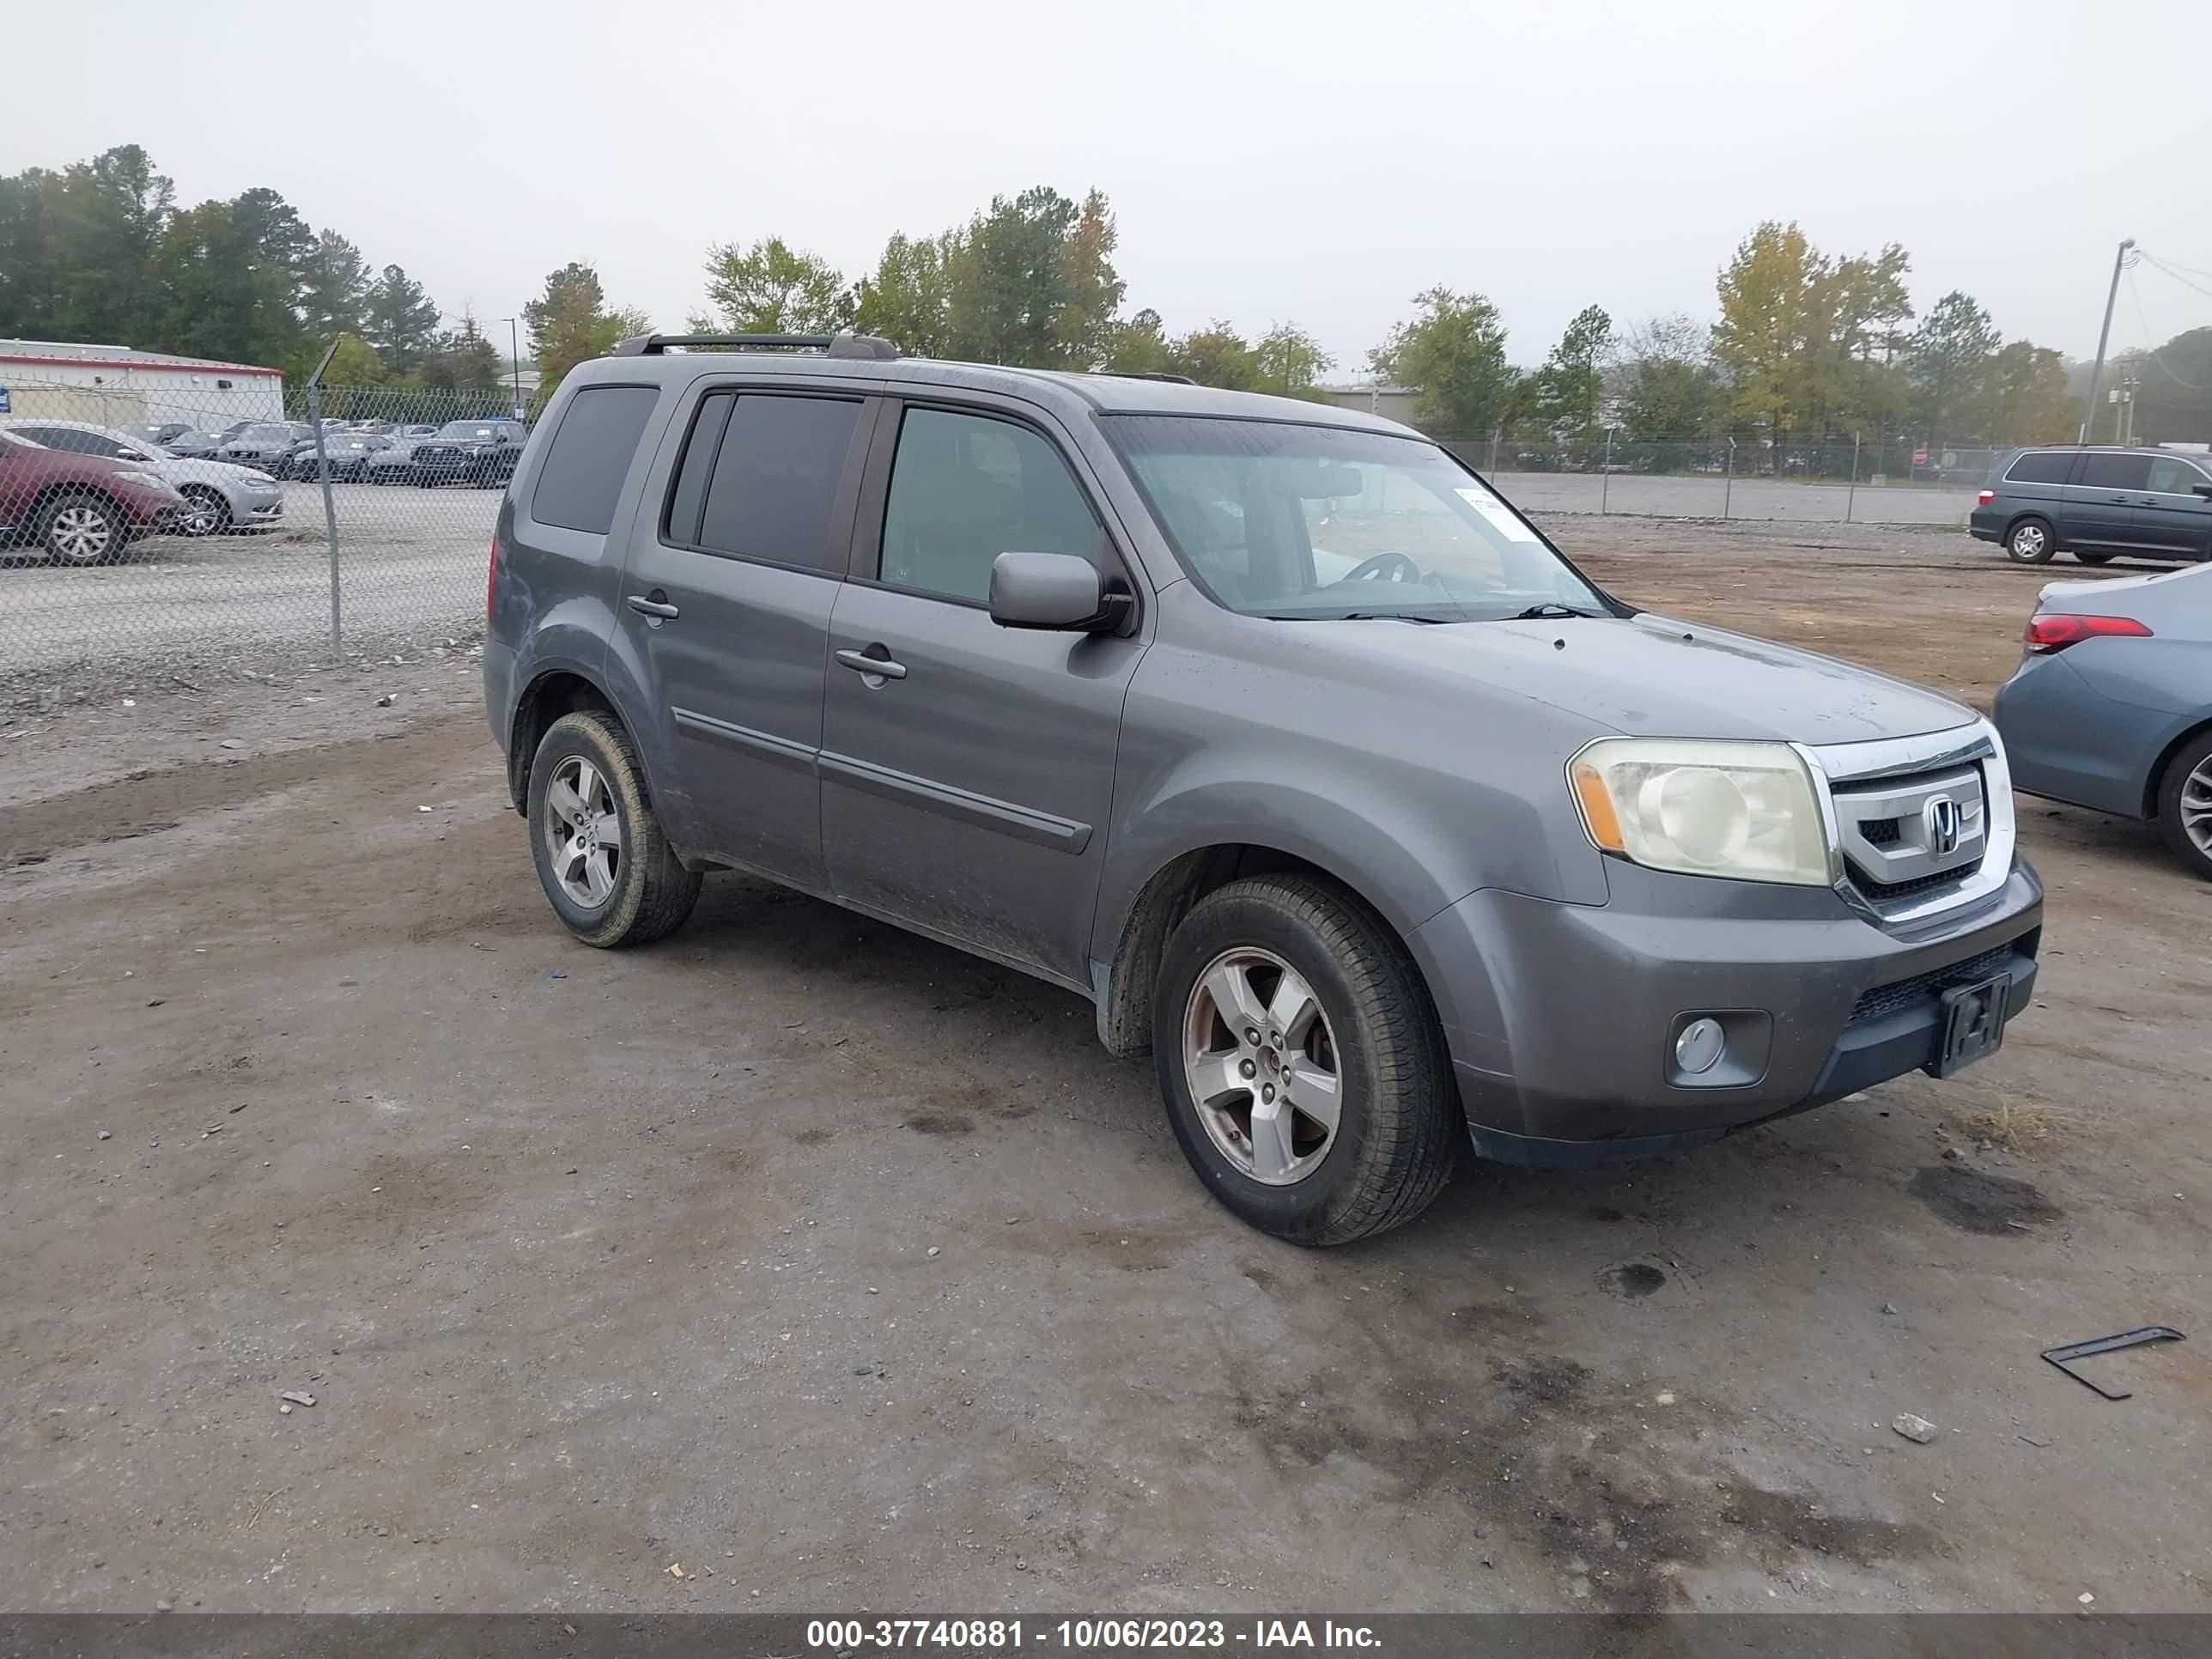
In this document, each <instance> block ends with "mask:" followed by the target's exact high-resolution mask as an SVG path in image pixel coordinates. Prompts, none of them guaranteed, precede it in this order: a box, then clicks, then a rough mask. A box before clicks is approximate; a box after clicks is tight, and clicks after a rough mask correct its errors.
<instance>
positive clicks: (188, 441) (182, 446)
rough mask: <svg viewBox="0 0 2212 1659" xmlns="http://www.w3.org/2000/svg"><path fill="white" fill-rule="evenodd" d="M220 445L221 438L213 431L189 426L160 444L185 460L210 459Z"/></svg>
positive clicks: (213, 456) (213, 457) (178, 457)
mask: <svg viewBox="0 0 2212 1659" xmlns="http://www.w3.org/2000/svg"><path fill="white" fill-rule="evenodd" d="M161 447H162V448H164V449H166V450H167V451H168V452H169V453H171V454H172V455H174V456H175V457H177V459H179V460H185V461H211V460H213V459H215V453H216V450H217V449H219V448H221V447H222V439H221V438H219V437H217V436H216V435H215V434H214V433H212V432H203V431H201V430H200V429H199V428H197V427H189V426H188V427H185V428H184V429H183V430H181V431H180V432H179V433H178V434H177V435H176V436H175V437H173V438H171V439H170V440H168V441H167V442H166V443H164V444H163V445H162V446H161Z"/></svg>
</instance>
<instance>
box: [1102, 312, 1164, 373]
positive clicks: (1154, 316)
mask: <svg viewBox="0 0 2212 1659" xmlns="http://www.w3.org/2000/svg"><path fill="white" fill-rule="evenodd" d="M1106 367H1107V368H1109V369H1111V370H1112V371H1113V372H1114V373H1115V374H1174V373H1175V372H1176V368H1175V348H1174V347H1173V346H1172V345H1170V343H1169V341H1168V335H1167V328H1166V325H1164V324H1163V323H1162V322H1161V321H1160V313H1158V312H1157V311H1154V310H1153V309H1152V307H1149V306H1147V307H1145V309H1144V310H1142V311H1140V312H1139V313H1137V314H1136V315H1135V316H1133V317H1132V318H1130V319H1128V320H1127V322H1117V323H1115V325H1114V328H1113V332H1112V334H1111V336H1110V337H1109V343H1108V345H1107V348H1106Z"/></svg>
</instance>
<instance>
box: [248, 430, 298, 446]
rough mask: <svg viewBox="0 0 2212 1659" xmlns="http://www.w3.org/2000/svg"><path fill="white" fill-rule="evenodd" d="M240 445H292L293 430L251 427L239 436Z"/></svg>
mask: <svg viewBox="0 0 2212 1659" xmlns="http://www.w3.org/2000/svg"><path fill="white" fill-rule="evenodd" d="M238 438H239V441H240V443H246V442H252V443H257V444H272V443H285V444H289V443H290V442H291V441H293V440H292V428H290V427H289V426H249V427H247V428H246V429H245V430H244V431H243V432H240V434H239V435H238Z"/></svg>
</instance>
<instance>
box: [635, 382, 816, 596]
mask: <svg viewBox="0 0 2212 1659" xmlns="http://www.w3.org/2000/svg"><path fill="white" fill-rule="evenodd" d="M717 402H719V403H720V404H725V405H726V410H723V411H722V412H721V414H720V422H721V424H720V428H719V434H718V433H717V428H716V426H715V422H714V418H713V417H714V416H715V414H716V411H715V410H714V409H712V408H711V407H709V405H711V404H715V403H717ZM859 419H860V402H859V400H858V399H857V398H804V397H795V396H789V395H785V394H781V393H776V392H739V393H737V394H735V395H734V396H732V395H730V394H727V393H723V394H718V395H716V396H712V397H709V398H706V399H704V400H702V407H701V411H700V417H699V419H698V420H697V421H696V422H693V425H692V428H691V436H690V441H689V442H688V443H687V444H686V446H685V447H684V461H683V465H681V466H680V467H679V468H678V472H677V478H676V488H675V490H674V492H673V493H672V494H671V496H670V507H669V512H670V519H671V538H676V539H687V540H689V541H690V544H691V545H693V546H696V547H698V548H700V549H702V550H704V551H706V552H709V553H731V554H735V555H737V556H738V557H740V558H747V559H761V560H764V561H766V562H769V563H772V564H787V565H795V566H797V567H799V568H800V569H803V570H822V571H831V572H836V571H840V570H842V568H843V566H844V562H845V560H844V551H845V550H844V549H843V548H842V547H835V548H833V547H832V546H831V545H830V533H831V529H832V526H831V519H832V517H833V516H834V513H835V509H836V503H837V483H838V480H839V479H840V478H841V477H842V476H843V475H844V471H845V462H846V459H847V458H848V456H849V455H850V453H852V448H853V428H854V424H855V423H856V422H858V420H859ZM717 439H719V441H717ZM709 442H713V443H714V445H715V447H714V451H713V453H714V465H713V469H712V470H711V471H708V472H706V474H705V478H704V483H705V498H704V500H703V501H702V502H701V503H700V507H699V527H698V532H697V534H696V537H692V538H677V537H676V536H675V532H676V531H677V530H678V529H680V528H681V525H682V520H681V519H680V518H679V517H678V515H679V514H681V513H684V511H685V510H686V507H687V505H688V501H689V493H688V492H689V491H690V489H693V488H696V480H697V479H698V478H699V476H700V472H701V470H702V461H703V458H704V456H705V454H706V453H707V449H706V446H707V444H708V443H709Z"/></svg>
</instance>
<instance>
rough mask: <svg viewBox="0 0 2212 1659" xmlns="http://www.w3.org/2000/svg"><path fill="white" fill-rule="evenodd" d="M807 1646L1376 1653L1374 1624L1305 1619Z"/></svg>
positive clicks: (853, 1636) (902, 1628) (1065, 1625)
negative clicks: (1348, 1651)
mask: <svg viewBox="0 0 2212 1659" xmlns="http://www.w3.org/2000/svg"><path fill="white" fill-rule="evenodd" d="M806 1645H807V1646H808V1647H810V1648H815V1649H827V1650H832V1651H844V1652H855V1651H859V1650H864V1649H870V1648H890V1649H896V1648H911V1649H922V1650H932V1649H933V1650H942V1651H953V1652H957V1651H961V1650H969V1651H979V1652H996V1651H1003V1650H1006V1649H1010V1648H1020V1647H1036V1648H1055V1647H1056V1648H1067V1649H1072V1650H1075V1651H1078V1652H1091V1651H1098V1650H1114V1651H1127V1650H1145V1649H1155V1648H1201V1649H1203V1648H1215V1649H1227V1648H1239V1647H1243V1648H1261V1649H1283V1648H1291V1649H1297V1648H1352V1649H1364V1650H1375V1649H1378V1648H1380V1647H1381V1645H1382V1641H1381V1638H1379V1637H1378V1636H1377V1635H1376V1632H1375V1631H1374V1630H1373V1629H1372V1628H1371V1627H1370V1626H1366V1625H1358V1624H1343V1625H1340V1624H1338V1623H1336V1622H1335V1621H1334V1620H1327V1619H1323V1620H1308V1619H1252V1620H1225V1619H1111V1618H1107V1619H1059V1620H1021V1619H811V1620H808V1621H807V1624H806Z"/></svg>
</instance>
